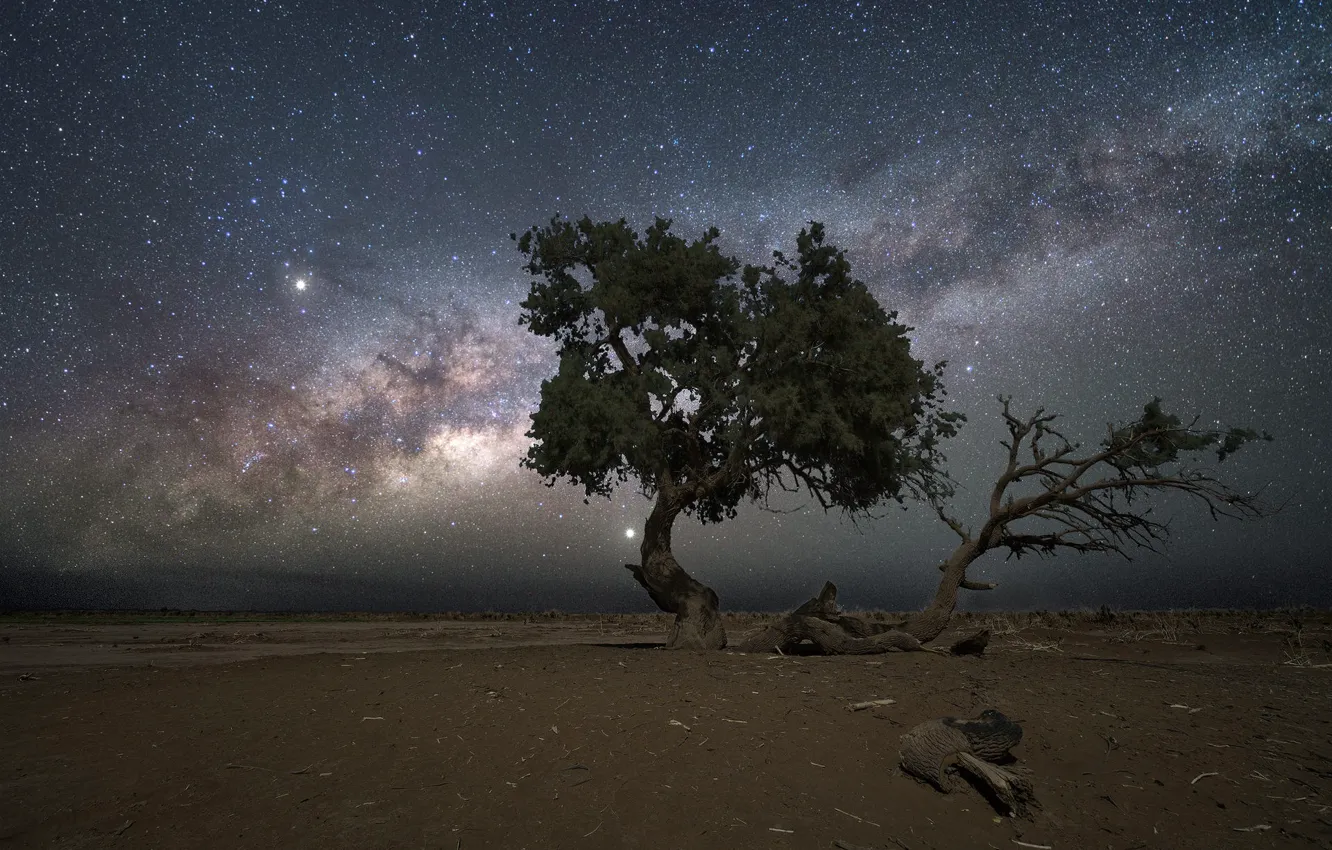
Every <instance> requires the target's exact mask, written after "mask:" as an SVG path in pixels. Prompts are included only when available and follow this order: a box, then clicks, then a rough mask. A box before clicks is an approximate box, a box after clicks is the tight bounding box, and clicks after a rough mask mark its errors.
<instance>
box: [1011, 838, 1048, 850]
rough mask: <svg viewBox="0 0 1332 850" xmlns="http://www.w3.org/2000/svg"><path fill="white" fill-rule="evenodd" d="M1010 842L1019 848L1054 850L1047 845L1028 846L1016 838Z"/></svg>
mask: <svg viewBox="0 0 1332 850" xmlns="http://www.w3.org/2000/svg"><path fill="white" fill-rule="evenodd" d="M1012 841H1013V843H1014V844H1016V845H1017V846H1019V847H1030V848H1032V850H1054V847H1052V846H1051V845H1049V844H1029V843H1027V842H1026V841H1018V840H1017V839H1016V838H1014V839H1012Z"/></svg>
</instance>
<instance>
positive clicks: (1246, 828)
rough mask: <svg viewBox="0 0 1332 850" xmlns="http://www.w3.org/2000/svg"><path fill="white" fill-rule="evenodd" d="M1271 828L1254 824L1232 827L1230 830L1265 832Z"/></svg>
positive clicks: (1263, 824) (1262, 824)
mask: <svg viewBox="0 0 1332 850" xmlns="http://www.w3.org/2000/svg"><path fill="white" fill-rule="evenodd" d="M1271 828H1272V827H1270V826H1268V825H1267V824H1265V823H1259V824H1254V825H1253V826H1233V827H1231V829H1233V830H1235V831H1236V832H1266V831H1267V830H1269V829H1271Z"/></svg>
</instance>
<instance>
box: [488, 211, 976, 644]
mask: <svg viewBox="0 0 1332 850" xmlns="http://www.w3.org/2000/svg"><path fill="white" fill-rule="evenodd" d="M718 236H719V234H718V231H717V230H716V228H712V229H710V230H708V231H707V232H706V233H704V234H703V235H702V237H700V238H698V239H696V240H694V241H692V242H687V241H685V240H684V239H682V238H680V237H678V236H676V235H674V234H672V233H671V232H670V222H669V221H666V220H663V219H657V220H656V222H655V223H654V224H653V225H652V226H651V227H650V228H648V230H647V232H646V233H645V234H643V235H642V236H641V237H640V236H639V235H638V234H636V233H635V232H634V231H633V230H631V229H630V228H629V226H628V225H627V224H626V223H625V222H624V221H623V220H621V221H618V222H599V223H594V222H592V221H591V220H590V219H589V218H586V217H585V218H583V219H582V220H581V221H578V222H571V221H567V220H563V219H560V218H558V217H557V218H554V219H552V220H551V222H550V224H548V225H546V226H544V227H533V228H532V229H531V230H529V231H527V232H525V233H523V234H522V236H521V237H518V236H516V235H515V237H514V238H515V239H517V242H518V248H519V250H520V251H521V252H522V253H523V255H524V256H525V257H526V258H527V263H526V266H525V267H526V269H527V271H528V272H530V273H531V274H532V275H533V276H534V277H535V278H536V280H534V281H533V283H532V288H531V292H530V293H529V295H528V297H527V299H526V300H524V301H523V304H522V307H523V312H522V316H521V319H520V321H521V322H522V323H523V324H526V325H527V326H528V327H529V328H530V329H531V330H532V332H533V333H535V334H538V335H540V336H544V337H550V338H552V339H554V340H555V342H556V344H557V346H558V355H559V368H558V372H557V373H556V375H555V376H554V377H552V378H549V379H548V380H546V381H544V382H543V383H542V385H541V404H540V408H539V409H538V410H537V412H536V413H534V414H533V416H532V429H531V430H530V431H529V432H528V436H529V437H531V438H533V440H534V441H535V442H534V444H533V445H532V447H531V448H530V449H529V451H528V453H527V455H526V457H524V458H523V460H522V464H523V466H525V467H527V468H530V469H533V470H535V471H536V472H538V473H539V474H541V475H542V476H543V477H544V478H545V479H546V482H547V483H548V484H552V485H553V484H554V483H555V481H556V480H558V479H567V480H568V481H570V482H572V483H574V484H577V485H579V486H581V487H583V488H584V490H585V492H586V494H587V496H588V497H591V496H598V495H599V496H609V495H610V494H611V492H612V490H613V489H614V487H616V486H617V485H619V484H622V483H624V482H627V481H629V480H631V479H632V480H635V481H637V482H638V484H639V485H640V486H641V488H642V490H643V492H644V493H645V494H646V495H647V496H648V497H650V498H653V499H654V500H655V501H654V505H653V509H652V512H651V514H650V516H649V517H648V519H647V523H646V527H645V529H644V534H643V539H642V545H641V563H639V564H628V565H626V566H627V568H628V569H630V570H631V571H632V572H633V575H634V578H635V579H637V580H638V582H639V583H640V584H642V585H643V587H644V588H646V589H647V592H648V594H649V595H650V596H651V597H652V600H653V601H654V602H655V603H656V604H657V605H658V606H659V607H660V608H661V609H662V610H664V611H667V612H670V613H673V614H675V615H676V617H675V622H674V625H673V626H672V628H671V631H670V634H669V636H668V639H667V645H668V646H672V647H690V648H720V647H722V646H724V645H725V643H726V632H725V629H724V628H723V626H722V623H721V618H720V613H719V605H720V603H719V600H718V598H717V594H716V593H714V592H713V591H712V589H711V588H709V587H707V586H706V585H704V584H703V583H701V582H699V581H697V580H696V579H694V578H693V577H692V576H690V575H689V574H688V573H687V572H685V570H684V569H683V568H681V566H680V565H679V563H678V562H677V561H676V560H675V557H674V555H673V554H672V552H671V530H672V527H673V525H674V523H675V520H676V518H677V517H678V516H679V515H680V514H682V513H683V514H687V515H693V516H695V517H697V518H698V519H700V520H701V521H703V522H705V523H708V522H719V521H721V520H724V519H728V518H731V517H734V516H735V513H736V509H737V506H738V505H739V504H740V502H741V501H742V500H745V499H752V500H759V501H765V502H766V499H767V497H768V495H769V494H770V493H771V492H772V491H773V490H774V489H781V490H788V491H804V492H807V493H809V494H811V495H812V496H813V497H814V498H815V499H816V500H817V501H818V503H819V504H820V505H821V506H823V507H824V509H825V510H829V509H833V508H838V509H841V510H844V511H847V512H849V513H851V514H852V515H868V514H870V513H871V512H872V511H873V509H874V508H875V507H876V506H878V505H881V504H883V503H885V502H886V501H888V500H897V501H902V500H904V499H905V498H906V497H908V496H912V497H921V498H929V499H936V500H937V499H939V498H942V497H943V496H944V494H945V493H946V492H947V490H948V481H947V478H946V476H945V475H944V474H943V472H942V471H941V469H942V462H943V457H942V455H941V453H940V450H939V443H940V440H942V439H944V438H947V437H950V436H952V435H953V434H954V433H955V432H956V426H957V423H958V421H959V420H960V419H961V417H960V416H959V415H957V414H953V413H949V412H946V411H944V410H943V409H942V407H941V401H942V397H943V395H944V392H943V388H942V385H941V383H940V379H939V376H940V371H941V368H942V364H939V365H938V366H935V367H934V368H933V369H927V368H925V367H924V365H923V364H922V363H921V362H920V361H918V360H915V359H913V358H912V357H911V352H910V343H909V340H908V337H907V332H908V330H909V329H908V328H907V327H905V326H903V325H902V324H900V323H898V322H897V321H896V315H895V314H892V313H886V312H885V311H884V310H883V308H882V307H881V306H880V305H879V303H878V302H877V301H876V300H875V299H874V297H873V296H872V295H871V294H870V292H869V290H868V289H866V287H865V285H864V284H863V283H862V282H860V281H858V280H856V279H854V278H852V277H851V268H850V264H849V263H848V262H847V260H846V258H845V256H844V255H843V252H841V251H840V250H838V249H837V248H836V247H834V246H833V245H830V244H825V243H824V230H823V227H822V225H820V224H817V223H812V224H811V225H810V227H809V228H808V229H806V230H802V231H801V232H800V234H799V236H798V237H797V248H798V250H797V256H796V257H795V259H794V260H792V261H788V260H787V259H786V258H785V257H784V256H783V255H782V254H781V253H775V254H774V257H775V261H776V262H775V264H774V265H773V266H745V267H744V268H743V269H741V267H740V265H739V263H738V262H737V261H736V260H735V259H733V258H731V257H728V256H726V255H724V254H722V253H721V251H720V250H719V248H718V246H717V244H716V240H717V239H718ZM788 275H790V276H791V277H790V279H789V280H788V279H787V277H788Z"/></svg>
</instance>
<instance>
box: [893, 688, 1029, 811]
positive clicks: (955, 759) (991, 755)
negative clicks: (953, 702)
mask: <svg viewBox="0 0 1332 850" xmlns="http://www.w3.org/2000/svg"><path fill="white" fill-rule="evenodd" d="M1021 740H1022V727H1021V726H1019V725H1018V724H1016V723H1014V722H1013V721H1012V720H1009V719H1008V718H1007V717H1005V716H1004V715H1003V714H1002V713H1000V712H998V711H995V710H994V709H986V710H985V711H982V712H981V713H980V716H979V717H977V718H975V719H971V720H967V719H962V720H960V719H958V718H956V717H943V718H940V719H938V720H927V721H925V722H924V723H921V724H920V725H919V726H916V727H915V728H914V729H912V730H911V731H910V732H907V733H906V734H905V735H903V736H902V749H901V752H900V755H901V760H902V769H903V770H904V771H906V772H907V773H909V774H911V775H912V776H914V777H916V778H917V779H922V780H924V781H926V782H928V783H930V784H931V785H933V786H934V787H935V788H938V789H939V790H940V791H943V792H944V793H945V794H946V793H948V792H949V791H951V790H952V783H951V782H950V781H949V779H948V776H947V774H946V773H945V772H944V771H945V769H946V768H948V767H954V768H956V769H958V770H962V771H965V772H966V773H968V774H969V775H971V776H972V777H973V778H974V779H975V780H977V782H979V783H980V784H981V785H982V787H984V788H986V789H988V790H989V792H990V794H991V795H992V796H993V797H994V798H995V799H997V800H999V801H1000V803H1001V804H1002V805H1003V806H1004V807H1006V811H1005V810H1001V813H1002V814H1006V815H1010V816H1013V817H1024V816H1026V814H1027V813H1028V811H1029V809H1030V808H1031V807H1034V806H1035V805H1036V797H1035V794H1034V793H1033V791H1032V787H1031V783H1030V782H1028V781H1027V780H1026V779H1025V778H1023V777H1021V776H1019V775H1018V774H1016V773H1014V772H1012V771H1010V770H1005V769H1004V768H1002V767H999V766H998V765H997V764H995V763H994V762H996V761H1002V760H1004V759H1007V758H1009V757H1010V755H1009V750H1011V749H1012V748H1013V747H1015V746H1017V744H1018V742H1020V741H1021Z"/></svg>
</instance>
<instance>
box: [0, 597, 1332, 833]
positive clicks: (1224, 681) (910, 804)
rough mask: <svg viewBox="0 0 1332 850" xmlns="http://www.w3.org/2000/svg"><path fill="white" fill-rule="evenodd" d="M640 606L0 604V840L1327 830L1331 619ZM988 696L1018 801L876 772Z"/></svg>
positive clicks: (891, 767)
mask: <svg viewBox="0 0 1332 850" xmlns="http://www.w3.org/2000/svg"><path fill="white" fill-rule="evenodd" d="M761 620H762V617H761V616H737V617H732V618H731V620H730V621H729V622H728V629H729V630H730V632H731V633H732V634H733V635H738V634H740V633H743V632H744V631H745V630H747V629H748V628H751V627H753V626H754V625H756V624H757V623H758V622H760V621H761ZM665 624H666V621H665V619H664V618H662V617H656V616H628V615H622V616H600V617H599V616H594V615H584V616H569V617H561V616H558V615H555V614H546V615H529V616H521V615H518V616H515V615H509V616H498V615H496V616H492V617H489V618H471V619H464V618H460V617H453V618H449V617H441V616H430V617H415V618H411V617H406V616H402V617H382V616H361V617H339V618H332V617H324V618H318V617H308V616H307V617H275V616H272V615H268V616H264V615H248V616H246V615H235V614H232V615H225V616H224V615H218V614H206V613H198V614H180V613H164V614H157V615H149V614H135V615H129V614H50V613H48V614H41V615H36V614H10V615H3V616H0V788H2V789H3V790H2V791H0V848H11V847H12V848H19V847H43V848H86V847H87V848H91V847H117V848H120V847H126V848H159V847H160V848H185V847H189V848H250V847H254V848H276V847H283V848H287V847H310V848H315V847H318V848H340V847H349V848H350V847H355V848H444V850H461V848H469V850H470V849H471V848H483V847H495V848H580V850H581V849H582V848H586V850H595V849H596V848H621V847H626V848H651V850H665V848H748V847H763V848H786V847H799V848H816V847H817V848H831V847H843V848H853V850H858V849H859V848H880V850H902V849H903V848H909V850H926V848H1003V849H1004V850H1017V848H1024V847H1025V848H1042V847H1044V848H1059V850H1063V848H1107V850H1128V848H1218V847H1243V848H1266V847H1279V848H1288V847H1323V848H1332V699H1330V698H1332V617H1329V615H1328V614H1326V613H1313V612H1307V611H1306V612H1268V613H1263V614H1255V613H1242V612H1226V613H1218V612H1195V613H1179V612H1176V613H1170V614H1124V613H1120V614H1116V613H1113V612H1108V611H1102V612H1100V613H1098V614H1066V615H1060V614H1010V615H984V616H982V615H966V616H962V617H959V619H958V620H957V621H956V626H957V632H958V633H959V634H962V633H967V632H971V631H975V630H976V629H977V628H979V627H982V626H984V627H987V628H990V629H991V630H992V633H993V637H992V639H991V642H990V645H989V647H988V649H987V650H986V652H985V654H984V655H982V656H980V657H951V656H944V655H937V654H933V653H894V654H888V655H879V656H871V657H865V656H860V657H851V656H843V657H815V656H802V655H798V654H797V655H776V654H771V655H770V654H766V653H764V654H753V655H742V654H738V653H727V652H714V653H704V654H696V653H687V652H673V651H665V650H662V649H660V648H658V647H657V646H656V644H657V643H658V641H659V639H660V637H661V635H662V634H663V633H664V630H665ZM947 637H948V636H945V638H944V639H943V640H941V641H940V643H947ZM869 700H894V702H892V703H891V704H886V705H878V706H874V707H871V708H867V709H864V710H856V711H853V710H851V708H850V705H851V704H853V703H857V702H864V701H869ZM985 708H996V709H999V710H1001V711H1003V712H1004V713H1005V714H1007V715H1008V716H1009V717H1011V718H1013V719H1015V720H1017V721H1018V722H1019V723H1020V724H1021V725H1022V727H1023V729H1024V738H1023V740H1022V742H1021V744H1019V745H1018V746H1017V747H1016V748H1015V749H1014V750H1013V755H1014V756H1015V757H1016V762H1015V763H1014V764H1013V765H1011V766H1010V767H1011V768H1012V769H1015V770H1017V771H1020V772H1023V773H1024V774H1025V775H1027V776H1028V777H1029V778H1030V780H1031V782H1032V784H1033V786H1034V788H1035V793H1036V797H1037V799H1038V801H1039V803H1040V808H1039V810H1037V811H1036V812H1034V813H1033V815H1032V816H1030V817H1029V818H1026V819H1020V818H1012V817H1007V816H1004V814H1003V813H1001V812H1000V811H998V810H997V809H996V807H995V805H993V804H992V803H991V802H990V801H989V800H987V799H986V798H985V797H984V796H982V794H981V793H980V792H979V791H977V790H976V789H975V788H973V787H972V786H970V785H968V784H967V783H966V782H964V781H961V780H958V781H957V783H956V785H957V787H956V788H955V790H954V791H953V792H952V793H949V794H942V793H940V792H939V791H937V790H935V789H934V788H932V787H930V786H927V785H924V784H921V783H919V782H917V781H916V780H914V779H912V778H910V777H909V776H906V775H904V774H903V773H902V772H901V770H900V769H899V768H898V767H897V759H898V757H897V752H898V743H899V738H900V736H901V735H902V734H904V733H905V732H906V731H907V730H908V729H910V728H911V727H913V726H914V725H916V724H917V723H920V722H922V721H925V720H929V719H931V718H936V717H942V716H949V715H951V716H959V717H962V716H974V715H975V714H977V713H978V712H979V711H980V710H982V709H985Z"/></svg>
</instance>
